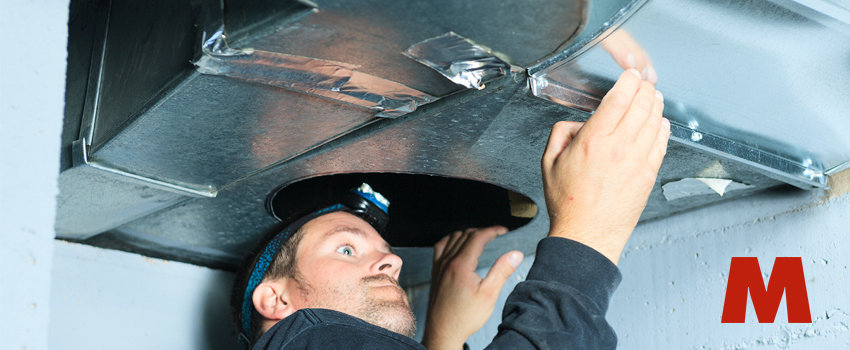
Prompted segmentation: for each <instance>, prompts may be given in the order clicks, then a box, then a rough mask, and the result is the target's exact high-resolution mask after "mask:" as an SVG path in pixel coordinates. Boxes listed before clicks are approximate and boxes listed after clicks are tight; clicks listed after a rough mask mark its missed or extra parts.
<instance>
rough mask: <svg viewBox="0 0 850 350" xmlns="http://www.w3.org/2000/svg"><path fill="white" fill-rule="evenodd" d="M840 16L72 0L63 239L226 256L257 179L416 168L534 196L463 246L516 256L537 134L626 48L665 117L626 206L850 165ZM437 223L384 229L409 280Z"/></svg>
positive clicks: (684, 206) (703, 196)
mask: <svg viewBox="0 0 850 350" xmlns="http://www.w3.org/2000/svg"><path fill="white" fill-rule="evenodd" d="M826 5H829V6H832V7H829V9H831V10H830V11H825V10H823V9H824V7H823V6H826ZM848 13H850V11H848V9H847V8H846V7H842V6H841V5H836V4H833V3H832V2H829V1H820V2H811V1H799V2H794V1H728V2H727V1H720V2H718V1H703V0H688V1H672V0H652V1H591V2H586V1H547V0H537V1H530V2H520V1H500V2H491V1H478V0H473V1H463V2H458V1H439V0H438V1H427V2H417V3H411V2H394V1H377V0H365V1H317V2H316V3H312V2H308V1H263V0H255V1H228V0H225V1H223V2H221V1H205V0H197V1H188V0H186V1H162V0H155V1H149V2H145V3H133V2H127V1H118V0H112V1H108V0H102V1H82V0H79V1H77V0H75V1H72V2H71V18H70V21H69V27H70V31H69V32H70V38H69V57H68V60H69V65H68V67H69V68H68V89H67V94H66V100H67V103H66V118H65V129H64V132H63V158H62V159H63V166H62V168H63V171H62V173H61V176H60V190H61V194H60V200H59V207H58V215H57V221H56V230H57V234H58V236H59V237H60V238H63V239H68V240H73V241H80V242H84V243H88V244H93V245H97V246H102V247H107V248H116V249H123V250H129V251H134V252H139V253H143V254H148V255H152V256H157V257H163V258H167V259H174V260H180V261H187V262H191V263H196V264H201V265H206V266H211V267H217V268H226V269H231V268H234V267H235V266H237V265H238V264H239V263H240V261H241V260H242V259H243V258H244V256H245V254H247V253H248V252H249V250H250V249H251V248H252V247H253V245H254V244H255V243H256V242H257V240H258V239H259V238H260V236H262V235H263V234H265V233H267V232H268V231H269V230H273V229H274V227H275V225H276V224H277V222H276V220H275V219H274V218H273V217H272V216H270V215H269V214H268V212H267V211H266V209H265V207H264V206H265V201H266V198H267V196H269V194H270V193H272V192H273V191H274V190H275V189H278V188H280V187H281V186H286V185H288V184H293V183H298V182H299V181H304V180H305V179H318V178H319V177H325V178H328V176H332V175H334V174H348V175H340V176H342V177H346V176H347V177H349V178H350V177H352V176H355V177H356V176H366V177H367V178H368V177H369V176H372V177H373V178H378V177H387V176H389V177H390V178H391V177H392V176H393V175H392V174H418V175H422V176H429V177H431V178H432V179H436V180H439V179H443V178H453V179H463V180H471V181H477V182H481V183H484V184H489V185H488V186H490V185H492V186H493V188H495V189H497V190H496V191H497V192H498V191H503V192H500V193H504V196H505V197H507V196H509V195H510V196H512V198H521V197H523V196H524V197H526V198H529V199H530V200H531V201H533V202H534V203H536V205H537V206H538V207H539V210H538V211H537V213H538V214H537V215H536V216H535V217H534V218H533V219H531V220H530V221H528V220H525V221H522V223H525V222H527V224H524V225H523V226H521V227H520V226H519V224H515V225H514V227H516V229H515V230H513V231H512V232H511V233H509V234H507V235H505V236H503V237H500V238H499V239H497V240H496V241H495V242H494V243H492V244H491V245H490V246H489V247H488V249H487V251H485V253H484V255H483V257H482V259H481V264H490V263H492V262H493V261H494V260H495V258H496V257H498V255H499V253H500V252H504V251H506V250H509V249H519V250H522V251H524V252H526V253H533V251H534V248H535V246H536V242H537V240H538V239H539V238H540V237H542V236H544V235H545V234H546V232H547V229H548V221H547V218H546V215H541V213H545V203H544V200H543V193H542V186H541V181H540V170H539V158H540V156H541V154H542V151H543V146H544V145H545V142H546V139H547V136H548V132H549V129H550V127H551V125H552V124H553V123H554V122H555V121H558V120H579V121H580V120H586V119H587V118H588V116H589V113H590V112H591V111H592V110H593V109H594V108H595V106H596V105H597V104H598V100H599V98H601V96H602V95H603V94H604V92H605V91H606V90H607V89H608V88H610V86H611V84H612V83H613V81H614V79H615V78H616V76H617V75H618V73H619V72H621V71H622V69H623V67H622V65H623V64H622V63H621V62H617V61H616V60H615V59H612V50H614V51H616V48H617V47H623V46H622V45H627V46H626V47H627V48H630V50H640V52H641V54H643V55H645V56H646V57H649V58H651V62H652V66H653V69H654V70H655V71H656V74H657V77H658V84H657V86H658V88H659V90H661V91H663V92H664V93H665V98H666V101H667V109H665V114H666V116H667V117H668V118H669V119H670V120H671V121H672V122H673V136H674V137H673V142H671V144H670V147H669V151H668V155H667V158H666V160H665V163H664V165H663V166H662V169H661V172H660V175H659V177H658V183H657V185H656V188H655V189H654V190H653V192H652V195H651V197H650V200H649V203H648V205H647V208H646V210H645V211H644V213H643V216H642V217H641V220H650V219H654V218H659V217H664V216H667V215H671V214H673V213H676V212H680V211H683V210H688V209H691V208H695V207H700V206H704V205H707V204H710V203H713V202H717V201H719V200H722V199H729V198H735V197H739V196H744V195H748V194H751V193H753V192H756V191H762V190H765V189H768V188H772V187H775V186H778V185H781V184H790V185H793V186H796V187H799V188H817V187H824V186H825V184H826V177H827V176H828V175H829V174H830V173H831V172H834V171H839V170H841V169H842V168H844V167H846V164H847V161H848V160H850V142H848V138H850V136H848V134H847V131H846V130H848V126H850V122H848V121H847V120H846V118H843V117H842V115H844V114H846V111H847V110H848V107H850V105H847V104H848V103H850V102H849V101H850V100H848V99H846V96H848V95H850V85H848V84H846V81H848V78H850V61H848V57H850V45H848V43H850V40H847V39H848V35H850V34H849V33H850V30H848V20H847V18H848V16H847V14H848ZM624 37H625V38H628V40H627V41H626V44H623V43H624V41H623V40H624V39H623V38H624ZM618 45H620V46H618ZM612 47H613V48H614V49H612ZM635 52H637V51H635ZM842 96H843V97H844V98H840V97H842ZM352 174H355V175H352ZM356 174H361V175H356ZM364 174H365V175H364ZM369 174H372V175H369ZM399 176H401V175H399ZM342 177H340V178H342ZM408 179H410V177H408ZM382 181H390V180H386V179H385V180H382ZM399 181H401V180H399ZM405 181H407V180H405ZM447 181H449V180H447ZM452 181H453V180H452ZM458 181H460V180H458ZM390 182H392V181H390ZM302 183H303V182H302ZM409 188H410V189H409V190H408V191H410V192H411V195H416V196H425V197H423V198H426V199H423V200H428V199H427V193H426V194H423V193H420V192H419V191H421V189H419V190H417V189H416V188H415V186H411V187H409ZM376 189H377V188H376ZM378 190H379V189H378ZM399 192H400V193H403V191H399ZM433 192H439V191H433ZM482 193H483V192H482ZM488 193H489V192H488ZM494 193H496V192H494ZM720 194H722V195H720ZM401 195H403V194H401ZM439 195H440V193H433V194H432V196H439ZM397 196H398V195H397ZM390 199H391V200H392V198H390ZM433 200H434V201H438V200H439V198H437V197H435V199H433ZM505 201H506V202H507V201H508V199H507V198H506V199H505ZM526 204H527V203H526ZM468 205H469V206H474V204H468ZM457 210H458V211H462V207H458V209H457ZM392 220H403V218H399V217H393V219H392ZM445 233H448V232H410V235H415V236H416V237H417V239H416V240H411V241H410V242H412V243H409V244H408V245H409V246H399V247H397V251H398V252H399V254H400V255H401V256H402V258H404V259H405V262H406V263H405V269H404V271H403V274H402V283H403V284H405V285H412V284H418V283H422V282H425V281H427V280H428V276H429V271H430V256H431V252H430V249H428V248H427V246H428V245H429V244H431V243H433V242H434V241H436V239H438V238H439V237H440V236H441V235H443V234H445Z"/></svg>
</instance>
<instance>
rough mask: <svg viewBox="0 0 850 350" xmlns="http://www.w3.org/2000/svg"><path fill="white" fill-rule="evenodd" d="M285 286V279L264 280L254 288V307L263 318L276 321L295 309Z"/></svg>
mask: <svg viewBox="0 0 850 350" xmlns="http://www.w3.org/2000/svg"><path fill="white" fill-rule="evenodd" d="M286 286H287V284H286V282H285V279H280V280H276V281H264V282H262V283H260V285H258V286H257V288H256V289H254V294H253V295H252V297H251V299H252V301H253V302H254V308H255V309H257V312H259V313H260V315H262V316H263V317H264V318H265V319H267V320H271V321H275V322H277V321H279V320H282V319H284V318H286V317H287V316H289V315H291V314H292V313H294V312H295V311H297V310H296V309H295V306H294V305H292V300H290V295H291V294H290V293H289V291H288V290H287V288H286Z"/></svg>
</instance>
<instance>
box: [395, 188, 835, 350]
mask: <svg viewBox="0 0 850 350" xmlns="http://www.w3.org/2000/svg"><path fill="white" fill-rule="evenodd" d="M844 176H845V177H846V176H847V174H844ZM835 187H840V186H835ZM845 187H846V186H845ZM823 195H824V193H822V192H820V191H810V192H804V191H796V190H791V191H786V190H778V191H772V192H768V193H762V194H758V195H755V196H752V197H748V198H742V199H738V200H733V201H729V202H725V203H720V204H717V205H713V206H710V207H706V208H702V209H698V210H694V211H690V212H686V213H683V214H679V215H674V216H672V217H668V218H664V219H661V220H656V221H652V222H648V223H645V224H641V225H640V226H639V227H638V228H637V229H636V230H635V232H634V234H633V235H632V238H631V239H630V240H629V243H628V246H627V247H626V250H625V251H624V254H623V257H622V259H620V263H619V266H620V269H621V272H622V273H623V282H622V283H621V284H620V287H619V289H618V290H617V291H616V293H615V295H614V299H613V300H612V302H611V307H610V309H609V311H608V319H609V321H610V322H611V324H612V325H613V327H614V329H615V330H616V332H617V335H618V338H619V348H620V349H850V292H848V289H850V269H848V265H850V256H848V253H847V252H848V251H850V195H844V196H841V197H838V196H836V198H833V199H831V200H824V199H823V197H822V196H823ZM735 256H753V257H758V258H759V263H760V265H761V269H762V271H763V274H764V277H765V278H767V275H768V274H769V272H770V270H771V269H772V266H773V260H774V258H776V257H779V256H795V257H796V256H798V257H802V259H803V269H804V271H805V275H806V280H807V288H808V296H809V303H810V307H811V312H812V320H813V322H812V323H811V324H789V323H787V313H786V309H785V301H784V298H783V302H782V304H781V305H780V307H779V312H778V313H777V317H776V321H775V323H772V324H770V323H765V324H760V323H758V321H757V319H756V316H755V312H754V310H753V307H752V304H751V303H750V304H749V305H748V311H747V321H746V323H744V324H721V323H720V316H721V313H722V310H723V301H724V296H725V290H726V282H727V274H728V272H729V265H730V261H731V258H732V257H735ZM530 266H531V259H526V261H524V262H523V264H522V265H521V266H520V269H519V272H518V273H517V274H516V275H515V276H513V278H512V279H511V281H510V282H509V285H507V286H506V287H505V290H503V292H502V296H501V298H502V299H501V300H502V302H503V301H504V299H505V298H506V296H507V294H508V292H509V291H510V290H511V289H512V288H513V285H515V284H516V283H517V282H518V281H519V280H520V279H522V278H524V276H525V274H526V273H527V271H528V268H529V267H530ZM479 272H480V273H481V274H482V275H483V274H485V273H486V269H484V270H481V271H479ZM411 294H413V295H414V298H415V299H414V305H415V309H416V310H417V315H419V316H420V317H421V319H420V320H419V321H420V324H421V323H422V322H424V311H425V308H426V306H427V305H426V304H427V288H426V286H423V287H420V288H415V289H414V290H413V291H412V293H411ZM500 313H501V308H500V307H499V308H497V310H496V312H495V313H494V317H492V318H491V319H490V321H489V322H488V324H487V325H486V326H485V328H484V329H482V330H481V331H479V332H478V333H477V334H475V335H474V336H473V337H472V338H471V339H470V340H469V345H470V346H471V348H472V349H481V348H483V347H484V346H486V344H487V343H489V341H490V340H491V339H492V337H493V336H494V335H495V334H496V327H497V326H498V323H499V315H500ZM419 336H420V337H421V331H420V335H419Z"/></svg>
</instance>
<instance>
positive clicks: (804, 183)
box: [528, 76, 850, 189]
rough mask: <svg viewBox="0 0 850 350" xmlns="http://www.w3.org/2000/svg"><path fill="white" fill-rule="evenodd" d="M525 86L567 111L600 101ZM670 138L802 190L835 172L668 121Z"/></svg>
mask: <svg viewBox="0 0 850 350" xmlns="http://www.w3.org/2000/svg"><path fill="white" fill-rule="evenodd" d="M528 85H529V88H530V90H531V93H532V95H534V96H536V97H538V98H540V99H543V100H547V101H550V102H553V103H557V104H560V105H564V106H567V107H570V108H575V109H578V110H582V111H586V112H589V111H593V110H595V109H596V107H597V106H598V105H599V101H600V100H599V99H598V98H596V97H594V96H591V95H588V94H585V93H582V92H580V91H576V90H574V89H571V88H568V87H565V86H562V85H560V84H557V83H551V82H549V81H548V80H547V79H546V78H545V77H540V76H536V77H535V76H530V77H529V78H528ZM548 89H555V90H556V91H555V92H556V93H555V94H551V93H550V92H552V91H548V92H547V91H546V90H548ZM555 95H557V96H555ZM670 138H671V139H672V140H673V141H675V142H677V143H680V144H682V145H685V146H688V147H692V148H696V149H700V150H702V151H705V152H708V153H710V154H713V155H716V156H719V157H721V158H725V159H729V160H733V161H737V162H740V163H743V164H745V165H748V166H751V167H753V168H756V169H758V170H759V171H760V172H762V173H764V174H765V175H766V176H769V177H771V178H774V179H776V180H779V181H782V182H785V183H788V184H791V185H793V186H796V187H799V188H802V189H811V188H826V187H827V183H826V176H825V175H827V173H829V172H830V171H834V169H835V168H833V169H830V170H829V171H828V172H827V173H825V172H824V171H823V170H822V169H816V168H812V167H810V166H807V165H804V164H802V163H800V162H797V161H794V160H790V159H787V158H785V157H781V156H778V155H776V154H773V153H769V152H765V151H763V150H760V149H758V148H755V147H752V146H748V145H745V144H742V143H739V142H737V141H734V140H731V139H728V138H725V137H722V136H719V135H714V134H711V133H704V132H701V131H699V130H697V129H693V128H690V127H687V126H683V125H680V124H678V123H675V122H672V121H671V123H670ZM844 166H846V167H850V162H848V163H846V164H844Z"/></svg>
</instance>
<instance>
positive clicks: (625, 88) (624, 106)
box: [584, 69, 641, 135]
mask: <svg viewBox="0 0 850 350" xmlns="http://www.w3.org/2000/svg"><path fill="white" fill-rule="evenodd" d="M640 82H641V80H640V73H639V72H638V71H637V70H634V69H628V70H626V71H625V72H623V74H620V78H618V79H617V82H616V83H614V87H612V88H611V90H608V93H607V94H605V97H603V98H602V102H601V103H600V104H599V108H597V109H596V112H593V115H592V116H590V119H588V120H587V123H585V125H584V129H585V132H588V133H590V135H608V134H611V132H613V131H614V128H616V127H617V124H619V123H620V119H622V118H623V115H625V114H626V111H627V110H628V109H629V105H631V104H632V99H633V98H634V97H635V94H636V93H637V91H638V89H639V88H640Z"/></svg>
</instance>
